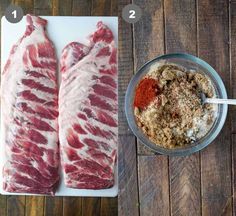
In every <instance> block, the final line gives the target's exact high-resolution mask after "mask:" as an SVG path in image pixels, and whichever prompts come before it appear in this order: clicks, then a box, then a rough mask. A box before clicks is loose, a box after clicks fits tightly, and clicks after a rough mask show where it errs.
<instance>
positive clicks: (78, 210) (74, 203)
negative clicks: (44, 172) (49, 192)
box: [63, 197, 82, 216]
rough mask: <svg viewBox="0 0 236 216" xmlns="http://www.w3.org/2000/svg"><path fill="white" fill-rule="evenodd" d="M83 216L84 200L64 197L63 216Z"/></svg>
mask: <svg viewBox="0 0 236 216" xmlns="http://www.w3.org/2000/svg"><path fill="white" fill-rule="evenodd" d="M80 215H82V198H80V197H64V198H63V216H80Z"/></svg>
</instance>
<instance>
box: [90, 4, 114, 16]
mask: <svg viewBox="0 0 236 216" xmlns="http://www.w3.org/2000/svg"><path fill="white" fill-rule="evenodd" d="M91 14H92V16H110V15H111V0H92V10H91Z"/></svg>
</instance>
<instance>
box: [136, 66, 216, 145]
mask: <svg viewBox="0 0 236 216" xmlns="http://www.w3.org/2000/svg"><path fill="white" fill-rule="evenodd" d="M201 92H203V93H205V95H206V96H207V97H214V96H215V91H214V87H213V85H212V83H211V81H210V80H209V78H208V77H207V76H206V75H203V74H202V73H200V72H196V71H187V70H186V69H185V68H182V67H180V66H178V65H174V64H161V65H160V64H159V65H156V66H155V67H152V68H151V69H150V71H149V72H148V73H147V74H146V75H145V76H144V77H143V79H142V80H141V81H140V83H139V84H138V86H137V87H136V92H135V99H134V114H135V117H136V120H137V124H138V126H139V127H140V128H141V129H142V131H143V132H144V133H145V134H146V135H147V136H148V137H149V139H150V140H151V141H153V142H154V143H156V144H157V145H160V146H162V147H165V148H175V147H179V146H183V145H187V144H190V143H193V142H194V141H196V140H198V139H200V138H201V137H203V136H204V135H206V133H207V132H208V131H209V130H210V129H211V127H212V125H213V123H214V120H215V119H216V113H217V106H216V105H213V104H204V105H202V104H201V98H200V93H201Z"/></svg>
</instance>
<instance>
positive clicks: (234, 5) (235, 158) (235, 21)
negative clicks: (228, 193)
mask: <svg viewBox="0 0 236 216" xmlns="http://www.w3.org/2000/svg"><path fill="white" fill-rule="evenodd" d="M229 12H230V19H229V20H230V21H231V22H230V27H231V29H230V33H231V35H230V36H231V38H230V45H231V46H230V48H231V50H230V51H231V59H230V60H231V61H230V66H231V83H230V84H231V88H232V98H236V84H235V81H236V62H235V61H236V1H235V0H234V1H231V4H230V11H229ZM235 115H236V107H234V106H233V107H232V113H231V119H232V120H231V127H232V133H233V135H232V175H233V176H232V188H233V215H236V170H235V169H236V117H235Z"/></svg>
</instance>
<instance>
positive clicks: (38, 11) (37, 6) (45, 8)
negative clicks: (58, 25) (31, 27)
mask: <svg viewBox="0 0 236 216" xmlns="http://www.w3.org/2000/svg"><path fill="white" fill-rule="evenodd" d="M52 3H53V2H52V1H48V0H41V1H37V0H34V14H35V15H40V16H49V15H52Z"/></svg>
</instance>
